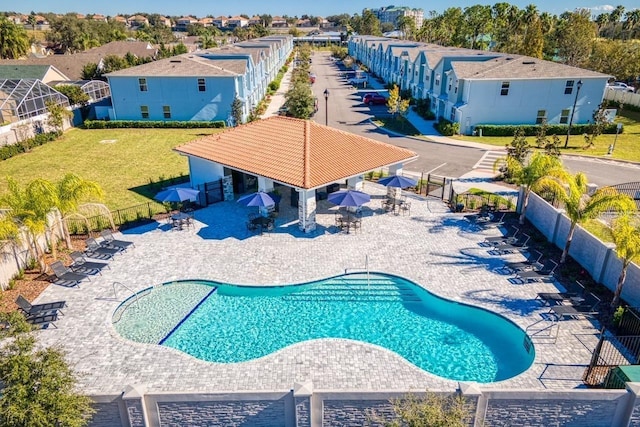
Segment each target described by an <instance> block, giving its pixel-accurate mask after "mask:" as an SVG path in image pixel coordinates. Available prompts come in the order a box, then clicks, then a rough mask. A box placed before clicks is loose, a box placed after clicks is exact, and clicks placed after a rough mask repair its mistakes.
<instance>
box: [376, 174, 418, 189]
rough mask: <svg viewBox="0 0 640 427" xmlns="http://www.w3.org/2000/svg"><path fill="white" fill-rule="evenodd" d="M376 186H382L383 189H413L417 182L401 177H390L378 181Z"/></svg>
mask: <svg viewBox="0 0 640 427" xmlns="http://www.w3.org/2000/svg"><path fill="white" fill-rule="evenodd" d="M378 184H382V185H384V186H385V187H397V188H407V187H415V186H416V185H417V184H418V182H417V181H415V180H413V179H411V178H405V177H404V176H402V175H391V176H387V177H385V178H382V179H379V180H378Z"/></svg>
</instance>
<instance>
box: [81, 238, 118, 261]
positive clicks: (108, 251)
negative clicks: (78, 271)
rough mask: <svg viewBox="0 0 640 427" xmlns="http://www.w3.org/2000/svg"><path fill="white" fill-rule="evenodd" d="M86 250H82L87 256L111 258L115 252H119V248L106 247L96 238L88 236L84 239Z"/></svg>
mask: <svg viewBox="0 0 640 427" xmlns="http://www.w3.org/2000/svg"><path fill="white" fill-rule="evenodd" d="M85 243H86V245H87V250H86V251H85V252H84V253H85V255H86V256H88V257H89V258H97V259H111V258H113V256H114V255H115V254H118V253H120V251H121V249H116V248H107V247H104V246H101V245H100V244H99V243H98V242H97V241H96V239H93V238H89V239H87V240H85Z"/></svg>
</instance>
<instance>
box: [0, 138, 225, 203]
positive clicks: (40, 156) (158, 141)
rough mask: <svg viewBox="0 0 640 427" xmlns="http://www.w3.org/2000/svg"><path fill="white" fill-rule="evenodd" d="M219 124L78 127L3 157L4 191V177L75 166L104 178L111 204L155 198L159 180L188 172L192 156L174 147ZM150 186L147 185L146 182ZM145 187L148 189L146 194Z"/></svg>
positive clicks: (0, 181) (25, 177) (0, 188)
mask: <svg viewBox="0 0 640 427" xmlns="http://www.w3.org/2000/svg"><path fill="white" fill-rule="evenodd" d="M219 131H220V130H218V129H100V130H86V129H72V130H69V131H67V132H66V133H65V134H64V136H63V137H62V138H61V139H59V140H57V141H54V142H50V143H47V144H45V145H43V146H41V147H37V148H35V149H34V150H33V151H31V152H30V153H25V154H21V155H19V156H16V157H12V158H10V159H8V160H4V161H0V194H2V193H4V192H5V191H6V189H7V182H6V179H4V177H6V176H12V177H13V178H15V179H16V180H17V181H18V182H20V183H21V184H26V183H27V182H29V181H31V180H33V179H35V178H45V179H48V180H51V181H56V180H58V179H60V178H61V177H62V176H63V175H64V174H66V173H68V172H73V173H76V174H78V175H80V176H81V177H83V178H85V179H89V180H93V181H96V182H98V183H99V184H100V185H101V186H102V188H103V189H104V190H105V193H106V197H105V203H106V204H107V206H108V207H109V208H111V209H118V208H125V207H129V206H133V205H136V204H139V203H144V202H147V201H149V200H150V197H151V196H152V195H153V194H154V193H155V191H157V186H153V187H152V188H149V187H150V186H149V184H150V183H151V182H154V183H157V182H158V181H166V183H167V184H169V180H170V178H176V177H179V176H180V175H187V174H188V173H189V170H188V169H189V168H188V164H187V159H186V158H185V157H183V156H180V155H179V154H177V153H176V152H174V151H173V150H172V148H174V147H176V146H178V145H181V144H184V143H185V142H188V141H191V140H193V139H197V138H200V137H202V136H204V135H209V134H212V133H215V132H219ZM145 186H146V188H145ZM140 193H142V194H140Z"/></svg>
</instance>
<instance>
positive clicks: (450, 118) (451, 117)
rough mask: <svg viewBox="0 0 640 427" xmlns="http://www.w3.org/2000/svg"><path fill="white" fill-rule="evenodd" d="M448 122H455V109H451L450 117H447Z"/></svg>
mask: <svg viewBox="0 0 640 427" xmlns="http://www.w3.org/2000/svg"><path fill="white" fill-rule="evenodd" d="M449 120H451V121H452V122H455V121H456V110H455V108H452V109H451V116H450V117H449Z"/></svg>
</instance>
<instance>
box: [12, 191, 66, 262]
mask: <svg viewBox="0 0 640 427" xmlns="http://www.w3.org/2000/svg"><path fill="white" fill-rule="evenodd" d="M7 181H8V192H7V193H6V194H5V195H4V196H3V197H2V198H1V199H0V206H3V207H6V208H8V209H9V210H10V216H11V218H12V219H13V221H15V223H16V224H17V225H18V226H23V227H25V229H26V231H27V240H28V247H29V253H30V254H31V258H32V259H34V260H36V261H37V262H38V264H39V266H40V271H41V272H44V271H45V270H46V265H45V264H44V258H43V254H42V253H41V251H40V246H39V244H38V238H39V237H40V236H42V235H43V234H45V231H46V228H47V225H46V224H47V214H48V213H49V211H50V210H51V207H52V206H55V201H54V200H53V198H54V197H55V196H54V194H55V190H54V189H53V186H51V185H47V183H48V181H46V180H43V179H38V180H35V181H32V182H31V183H29V184H28V185H27V186H26V188H24V189H23V188H21V187H20V185H19V184H18V183H17V181H15V180H14V179H13V178H8V179H7ZM49 184H50V183H49Z"/></svg>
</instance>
